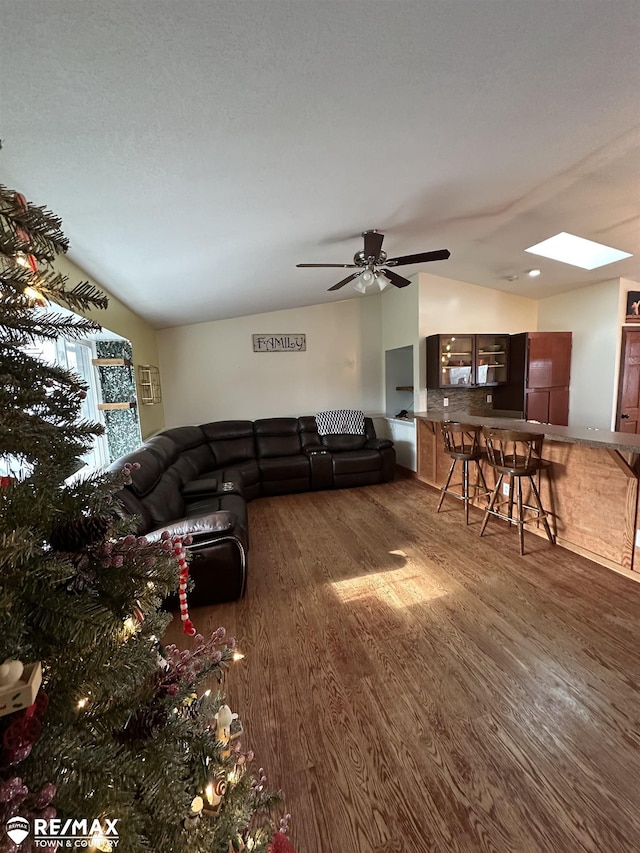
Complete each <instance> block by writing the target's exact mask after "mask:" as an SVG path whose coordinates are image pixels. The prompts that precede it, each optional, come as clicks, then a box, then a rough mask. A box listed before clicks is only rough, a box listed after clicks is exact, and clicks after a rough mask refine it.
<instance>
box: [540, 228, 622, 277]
mask: <svg viewBox="0 0 640 853" xmlns="http://www.w3.org/2000/svg"><path fill="white" fill-rule="evenodd" d="M525 252H531V254H532V255H542V257H543V258H551V260H553V261H562V263H564V264H571V265H572V266H574V267H581V268H582V269H583V270H595V269H597V268H598V267H603V266H605V264H612V263H613V262H614V261H621V260H622V259H623V258H630V257H631V255H630V254H629V252H621V251H620V250H619V249H612V248H611V247H610V246H604V245H603V244H602V243H594V242H593V240H585V239H584V237H576V236H575V234H567V233H566V232H565V231H561V232H560V234H556V235H555V237H549V239H548V240H543V241H542V243H536V245H535V246H530V247H529V248H528V249H525Z"/></svg>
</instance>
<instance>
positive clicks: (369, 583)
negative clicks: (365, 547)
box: [331, 551, 448, 609]
mask: <svg viewBox="0 0 640 853" xmlns="http://www.w3.org/2000/svg"><path fill="white" fill-rule="evenodd" d="M389 553H390V554H393V555H397V556H403V557H407V555H406V554H405V553H404V551H390V552H389ZM331 587H332V588H333V590H334V592H335V593H336V594H337V596H338V598H339V599H340V601H341V602H343V603H345V604H346V603H349V602H355V601H362V600H363V599H365V598H377V599H378V600H380V601H383V602H385V603H386V604H389V605H391V606H392V607H394V608H396V609H404V608H406V607H412V606H414V605H415V604H420V603H423V602H426V601H432V600H434V599H436V598H441V597H442V596H444V595H447V594H448V593H447V591H446V590H444V589H437V588H436V587H433V586H429V583H428V580H427V579H426V578H425V577H424V576H423V575H421V574H419V573H418V572H417V571H416V567H415V565H413V564H412V563H411V562H408V563H407V564H406V565H404V566H401V567H400V568H399V569H387V570H386V571H381V572H371V573H370V574H363V575H358V576H357V577H354V578H345V579H344V580H340V581H332V583H331Z"/></svg>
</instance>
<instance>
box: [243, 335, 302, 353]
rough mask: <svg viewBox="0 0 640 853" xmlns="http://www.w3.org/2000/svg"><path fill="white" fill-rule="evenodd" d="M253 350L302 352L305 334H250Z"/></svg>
mask: <svg viewBox="0 0 640 853" xmlns="http://www.w3.org/2000/svg"><path fill="white" fill-rule="evenodd" d="M252 338H253V351H254V352H304V351H305V350H306V349H307V336H306V335H296V334H287V335H285V334H282V335H276V334H269V335H252Z"/></svg>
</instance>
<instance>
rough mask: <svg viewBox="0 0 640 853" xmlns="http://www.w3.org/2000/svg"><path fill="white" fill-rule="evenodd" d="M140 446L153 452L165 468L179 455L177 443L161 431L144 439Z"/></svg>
mask: <svg viewBox="0 0 640 853" xmlns="http://www.w3.org/2000/svg"><path fill="white" fill-rule="evenodd" d="M142 447H143V448H145V449H147V450H150V451H151V452H152V453H155V454H156V456H157V457H158V458H159V459H160V461H161V462H162V464H163V466H164V468H165V469H166V468H168V467H169V466H170V465H173V463H174V462H175V461H176V460H177V459H178V457H179V455H180V449H179V447H178V446H177V444H175V443H174V442H173V441H171V439H170V438H167V436H166V435H163V434H162V433H159V434H158V435H152V436H151V438H148V439H147V440H146V441H145V443H144V444H143V445H142Z"/></svg>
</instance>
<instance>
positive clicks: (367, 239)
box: [363, 231, 384, 260]
mask: <svg viewBox="0 0 640 853" xmlns="http://www.w3.org/2000/svg"><path fill="white" fill-rule="evenodd" d="M363 237H364V256H365V258H375V259H376V260H378V258H379V256H380V250H381V249H382V241H383V240H384V234H379V233H378V232H377V231H365V232H364V234H363Z"/></svg>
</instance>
